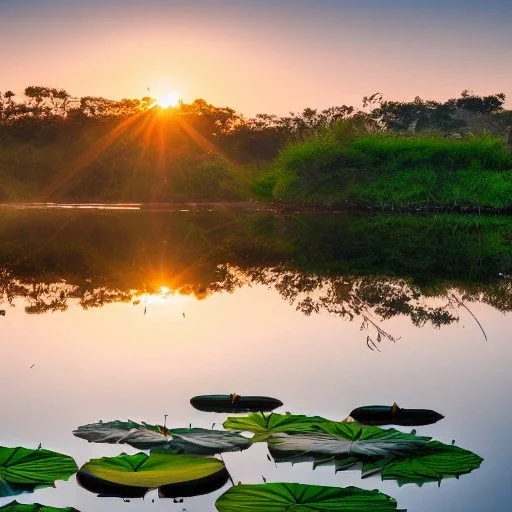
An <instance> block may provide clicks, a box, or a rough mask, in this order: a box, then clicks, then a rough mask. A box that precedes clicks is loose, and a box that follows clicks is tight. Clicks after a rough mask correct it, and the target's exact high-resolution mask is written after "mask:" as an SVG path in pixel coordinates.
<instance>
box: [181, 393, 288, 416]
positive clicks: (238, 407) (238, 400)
mask: <svg viewBox="0 0 512 512" xmlns="http://www.w3.org/2000/svg"><path fill="white" fill-rule="evenodd" d="M190 404H191V405H192V407H194V408H195V409H198V410H200V411H205V412H250V411H262V412H267V411H273V410H274V409H277V408H278V407H281V406H282V405H283V402H281V400H278V399H277V398H272V397H270V396H240V395H237V394H236V393H231V394H230V395H199V396H194V397H193V398H191V399H190Z"/></svg>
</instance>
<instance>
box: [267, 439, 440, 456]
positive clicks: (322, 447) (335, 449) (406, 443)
mask: <svg viewBox="0 0 512 512" xmlns="http://www.w3.org/2000/svg"><path fill="white" fill-rule="evenodd" d="M429 439H430V438H421V437H418V438H416V439H401V438H400V436H398V435H396V434H395V433H392V434H391V436H390V438H386V437H384V438H380V439H367V440H360V441H352V440H350V439H346V438H343V437H336V436H332V435H329V434H325V433H318V434H317V433H312V434H294V435H290V434H275V435H273V436H272V437H270V438H269V439H268V444H269V447H270V448H271V449H272V450H273V451H276V450H277V451H288V452H297V453H301V454H304V453H309V454H313V455H318V454H324V455H334V456H335V455H345V454H352V455H366V456H379V457H387V456H393V455H403V454H407V453H411V452H418V451H420V450H422V449H423V447H424V446H425V444H426V443H427V442H428V440H429Z"/></svg>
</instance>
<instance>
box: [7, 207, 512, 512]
mask: <svg viewBox="0 0 512 512" xmlns="http://www.w3.org/2000/svg"><path fill="white" fill-rule="evenodd" d="M0 300H1V305H0V309H1V310H3V311H4V312H5V315H4V316H0V333H1V348H0V354H1V361H2V363H3V368H2V372H1V374H0V386H1V389H2V390H3V395H4V397H3V398H4V399H3V407H2V429H1V439H0V445H2V446H18V445H20V446H25V447H27V448H37V447H38V445H39V444H40V443H41V445H42V447H43V448H46V449H49V450H55V451H59V452H62V453H65V454H68V455H71V456H72V457H73V458H74V459H75V460H76V462H77V464H78V466H81V465H82V464H84V463H85V462H87V461H88V460H89V459H91V458H98V457H103V456H114V455H117V454H119V453H121V452H123V451H124V452H127V453H137V452H138V450H135V449H133V448H130V447H129V446H127V445H108V444H93V443H90V444H89V443H87V442H86V441H84V440H82V439H78V438H77V437H74V436H73V435H72V431H73V430H74V429H76V428H77V427H78V426H79V425H85V424H88V423H94V422H97V421H99V420H103V421H110V420H115V419H119V420H126V419H132V420H134V421H138V422H140V421H145V422H148V423H151V424H163V422H164V415H167V426H168V427H188V426H189V425H192V426H193V427H204V428H208V429H210V428H212V425H213V423H215V424H216V427H215V428H222V427H221V425H222V423H223V421H224V420H225V419H226V418H227V416H228V415H227V414H219V413H205V412H200V411H197V410H195V409H194V408H192V406H191V405H190V403H189V400H190V398H191V397H193V396H195V395H201V394H215V393H223V394H229V393H233V392H236V393H238V394H239V395H268V396H273V397H277V398H279V399H280V400H281V401H282V402H283V404H284V405H283V407H282V408H280V409H278V410H277V411H276V412H280V413H284V412H285V411H289V412H291V413H293V414H307V415H319V416H323V417H326V418H329V419H332V420H342V419H344V418H345V417H346V416H348V414H349V413H350V412H351V411H352V409H354V408H355V407H358V406H363V405H371V404H383V405H391V404H392V403H393V402H396V403H398V404H399V405H400V406H402V407H407V408H428V409H434V410H436V411H438V412H440V413H441V414H443V415H444V416H445V418H444V419H442V420H441V421H439V422H438V423H435V424H433V425H428V426H420V427H415V428H416V430H417V433H418V434H419V435H425V436H431V437H433V438H435V439H437V440H439V441H442V442H444V443H446V444H451V442H452V440H454V441H455V443H456V445H457V446H460V447H462V448H465V449H467V450H471V451H472V452H475V453H476V454H478V455H479V456H481V457H482V458H483V459H484V461H483V462H482V464H481V466H480V468H478V469H475V470H474V471H472V472H471V473H469V474H464V475H461V476H460V478H458V479H455V478H451V479H444V480H442V482H441V484H440V485H439V486H438V484H437V483H427V484H425V485H423V486H422V487H419V486H416V485H413V484H407V485H403V486H401V487H399V486H398V485H397V483H396V482H395V481H391V480H386V481H382V480H381V479H380V477H379V476H371V477H369V478H364V479H362V478H361V472H360V470H348V471H340V472H338V473H335V472H334V469H333V467H327V466H326V467H317V468H316V469H314V470H313V467H312V464H311V463H308V462H305V463H297V464H294V465H293V466H292V464H290V463H280V464H275V463H274V461H273V460H270V459H269V458H268V457H267V454H268V449H267V445H266V443H257V444H254V445H253V446H251V447H250V448H249V449H248V450H247V451H243V452H235V453H225V454H223V459H224V461H225V463H226V467H227V468H228V470H229V472H230V474H231V476H232V478H233V480H234V481H235V482H239V481H241V482H242V483H263V478H265V479H266V481H267V482H299V483H306V484H317V485H329V486H343V487H345V486H349V485H354V486H358V487H361V488H364V489H379V490H381V491H382V492H384V493H386V494H388V495H390V496H392V497H394V498H396V500H397V501H398V506H399V508H401V509H407V510H409V511H411V512H426V511H439V510H447V511H448V510H449V511H450V512H471V511H481V510H492V511H493V512H498V511H508V510H510V502H511V499H512V487H511V483H512V469H511V464H510V461H509V460H508V457H509V456H510V453H511V450H510V448H509V440H508V432H509V430H510V429H511V428H512V413H511V412H510V396H509V395H510V389H511V385H512V377H511V375H510V361H511V356H512V345H511V343H510V340H511V335H510V332H511V326H512V314H511V311H512V220H511V219H510V218H506V217H477V216H464V217H462V216H459V217H458V216H450V215H438V216H435V215H430V216H417V217H415V216H392V215H381V216H363V215H348V214H337V215H333V214H300V213H295V214H293V213H288V214H280V215H275V214H272V213H269V212H265V211H258V210H257V209H252V210H251V209H230V208H227V207H223V208H220V207H219V208H216V207H213V206H212V207H210V208H199V207H190V208H175V209H167V210H165V209H164V210H158V211H148V210H145V209H143V208H142V209H139V208H138V207H131V206H126V205H120V206H118V207H117V208H116V209H101V208H100V209H97V208H96V209H94V208H90V209H84V208H72V207H70V208H53V209H48V208H42V207H40V208H30V209H29V208H3V209H1V210H0ZM386 428H387V427H386ZM396 428H398V429H400V430H404V431H407V432H409V431H410V430H411V428H412V427H396ZM230 485H231V484H229V483H228V484H227V485H226V486H225V487H223V488H222V489H221V490H218V491H215V492H213V493H210V494H207V495H203V496H197V497H192V498H185V499H184V501H183V503H174V502H173V500H172V499H160V498H158V494H157V492H156V491H151V492H150V493H148V494H147V495H146V497H145V499H144V500H140V499H131V500H130V502H123V500H122V499H119V498H99V497H97V496H96V495H95V494H93V493H91V492H89V491H87V490H85V489H84V488H82V487H80V486H79V485H77V483H76V480H75V477H71V478H70V479H69V481H67V482H62V481H58V482H57V484H56V488H55V489H53V488H46V489H41V490H37V491H35V492H34V493H31V494H29V493H25V494H21V495H19V496H17V497H16V499H17V500H18V501H20V502H22V503H35V502H38V503H43V504H46V505H52V506H58V507H68V506H72V507H75V508H76V509H78V510H80V511H82V512H86V511H107V510H108V511H111V510H121V509H122V510H146V509H148V510H154V511H157V510H176V511H179V512H181V511H182V510H184V509H186V511H187V512H193V511H196V512H208V511H214V510H215V507H214V502H215V500H216V499H217V498H218V497H219V496H220V495H221V494H222V493H223V492H224V491H225V490H226V489H228V488H229V486H230ZM12 499H13V498H0V506H1V505H4V504H6V503H9V502H10V501H12ZM153 500H154V501H153Z"/></svg>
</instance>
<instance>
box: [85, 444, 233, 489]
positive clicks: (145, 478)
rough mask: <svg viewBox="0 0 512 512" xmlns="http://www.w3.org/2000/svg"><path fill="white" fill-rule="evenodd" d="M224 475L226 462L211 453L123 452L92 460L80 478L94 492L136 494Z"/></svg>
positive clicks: (194, 483) (225, 473)
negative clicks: (206, 455)
mask: <svg viewBox="0 0 512 512" xmlns="http://www.w3.org/2000/svg"><path fill="white" fill-rule="evenodd" d="M224 476H226V478H227V471H226V468H225V466H224V463H223V462H222V461H220V460H218V459H215V458H211V457H198V456H195V455H174V454H167V453H151V455H149V456H148V455H146V454H145V453H137V454H135V455H127V454H126V453H123V454H121V455H118V456H116V457H103V458H101V459H92V460H90V461H89V462H87V463H86V464H84V465H83V466H82V467H81V468H80V471H79V472H78V474H77V480H78V481H79V483H80V484H81V485H82V486H83V487H85V488H86V489H88V490H90V491H92V492H96V493H100V494H103V495H111V496H134V497H135V496H144V494H145V493H146V492H147V491H148V490H149V489H153V488H156V487H160V486H165V485H175V486H178V485H181V484H185V485H186V486H188V488H190V487H191V486H192V487H193V486H194V485H198V486H201V485H204V484H205V483H207V482H208V481H209V479H213V480H218V479H219V478H223V477H224Z"/></svg>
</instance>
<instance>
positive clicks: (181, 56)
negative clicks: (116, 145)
mask: <svg viewBox="0 0 512 512" xmlns="http://www.w3.org/2000/svg"><path fill="white" fill-rule="evenodd" d="M0 48H1V49H2V50H1V51H0V91H4V92H5V91H6V90H13V91H14V92H16V93H17V94H18V97H19V96H20V95H22V92H23V90H24V88H25V87H26V86H28V85H45V86H50V87H58V88H64V89H66V90H67V91H68V92H69V93H71V94H72V95H73V96H88V95H90V96H104V97H107V98H112V99H121V98H123V97H130V98H141V97H143V96H145V95H148V94H150V95H151V96H153V97H159V96H162V95H164V94H165V93H166V92H168V91H170V90H172V91H178V92H179V93H180V95H181V96H182V98H183V100H184V101H185V102H190V101H192V100H194V99H195V98H204V99H205V100H207V101H208V102H210V103H212V104H214V105H216V106H229V107H232V108H234V109H235V110H237V111H238V112H241V113H243V114H245V115H248V116H251V115H254V114H256V113H260V112H265V113H274V114H279V115H282V114H286V113H288V112H290V111H295V112H296V111H299V110H302V109H303V108H305V107H312V108H327V107H329V106H333V105H342V104H347V105H354V106H359V107H360V106H361V99H362V97H363V96H365V95H369V94H372V93H374V92H377V91H378V92H381V93H383V94H384V97H385V98H386V99H390V100H401V101H406V100H412V99H414V97H415V96H421V97H422V98H425V99H436V100H446V99H448V98H451V97H456V96H458V95H459V94H460V92H461V91H462V90H464V89H470V90H473V91H474V92H475V93H476V94H482V95H484V94H493V93H496V92H504V93H505V94H507V96H508V97H509V101H508V102H507V107H509V108H510V106H511V104H512V102H511V101H510V100H511V99H512V66H510V62H511V60H510V59H511V57H512V2H510V1H509V0H487V1H485V2H483V1H481V0H479V1H476V0H464V1H461V0H444V1H440V0H430V1H424V0H416V1H414V0H408V1H405V0H337V1H336V0H309V1H307V0H101V1H99V0H89V1H83V0H81V1H78V0H46V1H45V0H0ZM148 88H149V92H148Z"/></svg>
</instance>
